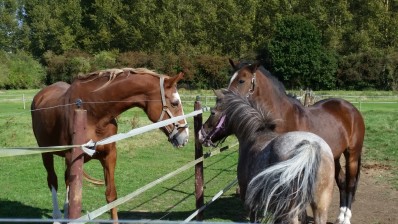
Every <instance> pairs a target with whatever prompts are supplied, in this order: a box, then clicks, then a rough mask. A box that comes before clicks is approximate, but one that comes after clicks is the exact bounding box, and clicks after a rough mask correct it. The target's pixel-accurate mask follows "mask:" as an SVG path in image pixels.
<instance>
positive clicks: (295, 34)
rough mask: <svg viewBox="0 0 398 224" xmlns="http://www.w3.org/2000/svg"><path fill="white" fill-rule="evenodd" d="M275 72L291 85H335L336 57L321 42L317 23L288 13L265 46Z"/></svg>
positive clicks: (320, 86) (325, 87)
mask: <svg viewBox="0 0 398 224" xmlns="http://www.w3.org/2000/svg"><path fill="white" fill-rule="evenodd" d="M265 48H266V52H267V53H269V58H270V60H268V61H269V62H270V65H266V67H270V68H271V69H270V70H271V71H272V72H273V73H274V74H275V75H276V76H277V77H278V78H280V79H281V80H283V82H284V84H285V85H286V87H287V88H306V87H310V88H312V89H331V88H333V87H334V85H335V72H336V69H337V63H336V57H335V55H334V54H333V53H330V52H328V51H327V50H326V49H324V48H323V47H322V45H321V36H320V33H319V31H318V30H317V29H316V28H315V26H314V25H313V24H312V23H311V22H309V21H308V20H306V19H305V18H304V17H301V16H287V17H284V18H283V19H281V20H280V21H279V22H278V23H277V24H276V33H275V35H274V36H273V38H272V39H271V41H270V42H269V43H268V45H267V46H266V47H265Z"/></svg>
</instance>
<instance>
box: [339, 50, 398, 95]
mask: <svg viewBox="0 0 398 224" xmlns="http://www.w3.org/2000/svg"><path fill="white" fill-rule="evenodd" d="M337 76H338V77H337V78H338V80H339V83H338V86H339V87H340V88H347V89H362V90H363V89H379V90H397V89H398V88H397V87H398V85H397V84H398V52H382V51H369V52H364V53H359V54H351V55H349V56H346V57H343V58H341V59H340V62H339V70H338V73H337Z"/></svg>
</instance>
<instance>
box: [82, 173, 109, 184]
mask: <svg viewBox="0 0 398 224" xmlns="http://www.w3.org/2000/svg"><path fill="white" fill-rule="evenodd" d="M83 177H84V179H86V180H87V181H88V182H90V183H92V184H94V185H105V182H104V181H103V180H100V179H95V178H94V177H91V176H89V175H88V174H87V173H86V172H84V170H83Z"/></svg>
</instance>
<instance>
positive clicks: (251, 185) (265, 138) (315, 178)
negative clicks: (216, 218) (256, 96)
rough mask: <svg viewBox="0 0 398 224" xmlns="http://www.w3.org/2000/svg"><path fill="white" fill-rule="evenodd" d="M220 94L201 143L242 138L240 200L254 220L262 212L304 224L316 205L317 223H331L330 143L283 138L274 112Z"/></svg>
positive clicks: (268, 218) (301, 135)
mask: <svg viewBox="0 0 398 224" xmlns="http://www.w3.org/2000/svg"><path fill="white" fill-rule="evenodd" d="M215 93H216V96H217V103H216V106H215V108H213V109H212V110H211V115H210V116H209V118H208V119H207V121H206V122H205V123H204V125H203V127H202V130H201V131H200V133H199V136H200V137H199V139H200V141H201V142H202V143H203V144H204V145H205V146H210V145H212V144H214V143H213V141H219V140H220V139H221V138H222V137H225V136H228V135H230V134H234V135H235V136H236V137H237V138H238V141H239V161H238V182H239V187H240V196H241V199H242V200H243V201H244V202H245V205H246V206H247V207H248V208H249V210H250V213H251V214H250V221H252V222H253V221H257V217H256V216H257V215H256V214H259V216H260V217H263V219H265V220H263V221H265V222H266V223H298V217H299V216H301V221H302V222H304V220H303V219H305V218H306V212H305V211H306V207H307V206H308V205H311V207H312V210H313V214H314V222H315V223H316V224H320V223H322V224H326V221H327V215H328V208H329V205H330V202H331V200H332V195H333V185H334V184H333V183H334V160H333V154H332V151H331V149H330V147H329V145H328V144H327V143H326V142H325V141H324V140H323V139H322V138H320V137H319V136H318V135H315V134H313V133H310V132H303V131H293V132H287V133H283V134H278V133H277V132H275V128H276V122H275V120H274V118H273V117H272V114H271V113H270V111H269V110H268V109H265V108H264V107H263V106H262V105H261V106H259V105H257V103H256V102H255V101H252V100H249V99H248V98H246V97H245V96H241V95H240V94H239V93H234V92H233V91H231V90H226V91H223V92H221V91H215ZM207 133H212V134H211V135H208V134H207ZM209 136H210V137H209ZM304 215H305V216H304ZM305 222H306V220H305Z"/></svg>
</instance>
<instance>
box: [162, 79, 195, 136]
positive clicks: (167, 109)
mask: <svg viewBox="0 0 398 224" xmlns="http://www.w3.org/2000/svg"><path fill="white" fill-rule="evenodd" d="M159 80H160V83H159V84H160V96H161V99H162V112H161V113H160V117H159V119H158V122H159V121H161V120H163V117H164V115H165V114H166V113H167V115H169V117H170V118H173V117H174V116H173V114H172V113H171V111H170V110H169V108H168V107H167V103H166V96H165V94H164V76H163V75H161V76H160V79H159ZM187 127H188V124H184V125H180V123H178V122H175V123H174V129H173V130H171V131H170V130H169V129H168V128H167V126H165V127H164V128H165V129H166V130H167V131H168V132H169V139H172V138H173V137H174V135H176V134H177V133H178V129H180V128H187Z"/></svg>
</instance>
